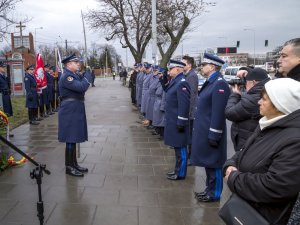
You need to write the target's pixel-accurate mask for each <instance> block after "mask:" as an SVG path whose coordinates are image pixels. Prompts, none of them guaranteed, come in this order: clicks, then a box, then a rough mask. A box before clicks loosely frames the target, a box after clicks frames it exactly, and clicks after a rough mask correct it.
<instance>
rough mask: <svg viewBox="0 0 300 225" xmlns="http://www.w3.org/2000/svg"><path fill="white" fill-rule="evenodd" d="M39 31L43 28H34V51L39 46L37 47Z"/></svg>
mask: <svg viewBox="0 0 300 225" xmlns="http://www.w3.org/2000/svg"><path fill="white" fill-rule="evenodd" d="M38 29H40V30H41V29H43V27H37V28H34V49H37V46H36V30H38Z"/></svg>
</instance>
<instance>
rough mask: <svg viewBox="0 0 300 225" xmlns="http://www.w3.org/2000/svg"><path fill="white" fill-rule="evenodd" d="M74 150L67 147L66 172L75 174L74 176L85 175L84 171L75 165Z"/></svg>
mask: <svg viewBox="0 0 300 225" xmlns="http://www.w3.org/2000/svg"><path fill="white" fill-rule="evenodd" d="M73 151H74V150H71V149H67V148H66V155H65V165H66V174H68V175H71V176H74V177H83V176H84V175H83V173H81V172H80V171H78V170H77V169H76V168H74V166H73V154H72V153H73Z"/></svg>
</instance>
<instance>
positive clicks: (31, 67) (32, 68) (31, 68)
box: [26, 65, 35, 70]
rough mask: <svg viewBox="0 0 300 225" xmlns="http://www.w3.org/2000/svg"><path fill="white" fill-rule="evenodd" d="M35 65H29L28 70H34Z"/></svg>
mask: <svg viewBox="0 0 300 225" xmlns="http://www.w3.org/2000/svg"><path fill="white" fill-rule="evenodd" d="M34 67H35V66H34V65H30V66H27V67H26V70H34Z"/></svg>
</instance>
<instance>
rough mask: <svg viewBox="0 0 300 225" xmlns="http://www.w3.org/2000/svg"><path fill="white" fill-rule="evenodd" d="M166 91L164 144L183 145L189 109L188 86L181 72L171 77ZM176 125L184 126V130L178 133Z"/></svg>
mask: <svg viewBox="0 0 300 225" xmlns="http://www.w3.org/2000/svg"><path fill="white" fill-rule="evenodd" d="M165 91H166V113H165V120H166V124H165V131H164V141H165V144H166V145H169V146H173V147H177V148H180V147H185V146H186V145H187V143H188V139H189V138H188V137H189V130H188V122H189V109H190V86H189V84H188V82H187V81H186V80H185V76H184V74H183V73H180V74H178V75H177V76H176V77H175V78H173V79H172V80H171V81H170V83H169V85H168V86H167V88H166V89H165ZM177 125H179V126H184V127H185V131H184V132H183V133H179V132H178V130H177Z"/></svg>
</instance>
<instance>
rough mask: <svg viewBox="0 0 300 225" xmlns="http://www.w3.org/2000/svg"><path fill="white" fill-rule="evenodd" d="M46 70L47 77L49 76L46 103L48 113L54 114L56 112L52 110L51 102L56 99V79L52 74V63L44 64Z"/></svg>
mask: <svg viewBox="0 0 300 225" xmlns="http://www.w3.org/2000/svg"><path fill="white" fill-rule="evenodd" d="M44 69H45V72H46V78H47V104H46V113H47V114H48V115H53V114H54V112H53V111H52V107H51V102H52V101H53V99H54V96H53V95H54V93H53V84H54V80H53V77H52V75H51V74H50V65H49V64H46V65H45V66H44Z"/></svg>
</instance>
